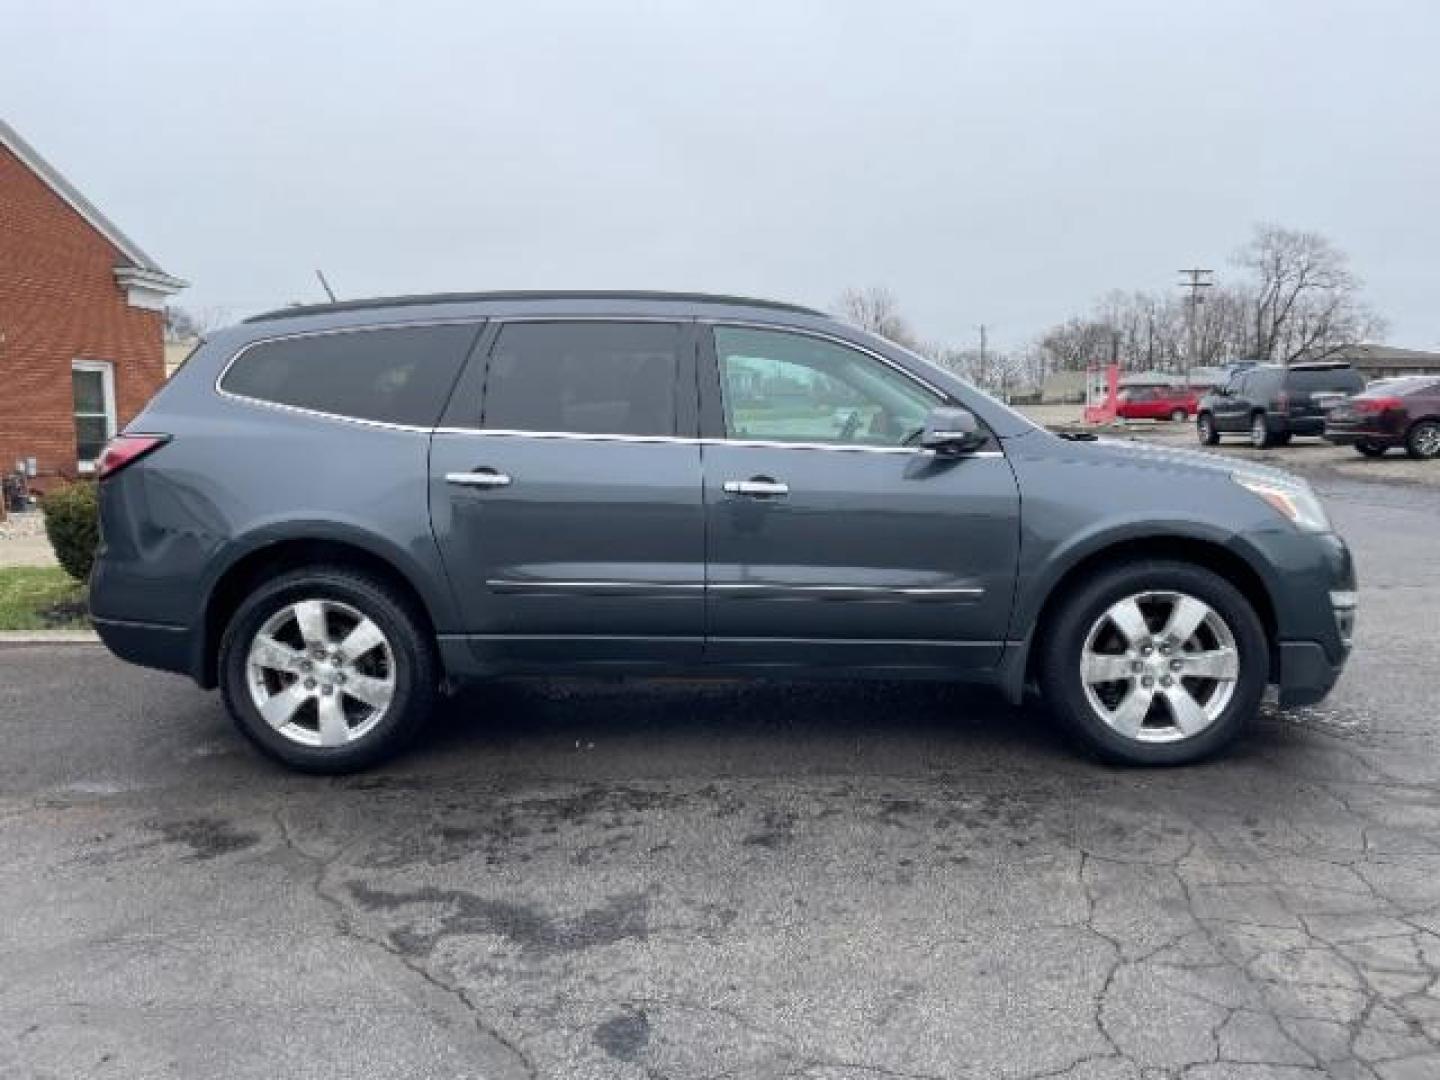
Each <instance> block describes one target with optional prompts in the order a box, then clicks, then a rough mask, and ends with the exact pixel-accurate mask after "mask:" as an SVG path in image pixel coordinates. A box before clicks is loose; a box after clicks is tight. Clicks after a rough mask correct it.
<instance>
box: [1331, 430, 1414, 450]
mask: <svg viewBox="0 0 1440 1080" xmlns="http://www.w3.org/2000/svg"><path fill="white" fill-rule="evenodd" d="M1325 439H1326V441H1327V442H1332V443H1334V444H1335V445H1336V446H1354V445H1355V444H1356V443H1362V442H1363V443H1374V444H1375V445H1376V446H1399V445H1400V442H1401V440H1400V438H1399V436H1397V435H1395V434H1394V433H1393V432H1389V431H1365V430H1362V429H1360V428H1336V427H1328V426H1327V427H1326V428H1325Z"/></svg>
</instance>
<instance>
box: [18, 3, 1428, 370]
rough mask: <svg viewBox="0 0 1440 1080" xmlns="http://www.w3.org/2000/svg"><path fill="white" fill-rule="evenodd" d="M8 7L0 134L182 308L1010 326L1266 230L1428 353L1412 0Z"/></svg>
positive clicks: (1007, 339) (1012, 340)
mask: <svg viewBox="0 0 1440 1080" xmlns="http://www.w3.org/2000/svg"><path fill="white" fill-rule="evenodd" d="M0 11H3V26H4V38H5V40H6V42H7V46H6V48H5V49H4V54H3V62H0V109H3V111H4V115H5V117H6V118H7V119H8V120H9V121H10V122H11V124H13V125H14V126H15V127H16V128H17V129H18V130H19V131H20V132H21V134H22V135H23V136H25V138H26V139H28V140H29V141H30V142H31V143H32V144H33V145H34V146H35V147H36V148H37V149H38V150H39V151H40V152H41V153H42V154H44V155H45V156H46V157H48V158H49V159H50V160H51V162H52V163H54V164H55V165H56V166H57V167H59V169H60V170H61V171H62V172H64V173H65V174H66V175H67V176H68V177H69V178H70V179H71V180H72V181H73V182H74V183H76V184H77V185H78V186H79V187H80V188H81V189H82V190H83V191H84V192H85V193H86V194H87V195H88V196H89V197H90V198H91V199H92V201H94V202H95V203H97V204H98V205H99V206H100V207H101V208H102V209H103V210H104V211H105V212H106V213H107V214H108V215H109V216H110V217H111V218H112V219H114V220H115V221H116V222H117V223H118V224H119V225H120V227H121V228H122V229H124V230H125V231H126V232H127V233H128V234H129V235H130V236H131V237H132V238H133V239H134V240H135V241H136V242H137V243H139V244H140V246H141V247H143V248H145V249H146V250H147V251H149V252H150V253H151V254H152V255H154V256H155V257H156V258H157V259H158V260H159V261H160V263H161V265H163V266H164V267H165V268H166V269H167V270H169V271H170V272H171V273H174V274H177V275H179V276H181V277H184V278H186V279H188V280H189V281H190V282H191V283H192V286H191V288H190V289H189V290H188V291H187V292H186V293H184V294H182V296H181V302H182V303H185V304H187V305H190V306H193V307H197V308H212V307H219V308H224V309H226V310H227V311H228V312H229V314H230V315H232V316H237V317H238V316H240V315H243V314H246V313H248V312H252V311H254V310H256V309H258V308H264V307H272V306H276V305H280V304H283V303H285V302H287V301H291V300H307V301H311V300H316V299H320V298H321V297H320V296H319V286H318V285H317V284H316V282H315V279H314V275H313V269H314V267H316V266H321V267H323V268H324V269H325V271H326V273H327V274H328V276H329V277H330V279H331V282H332V283H333V285H334V286H335V288H336V290H337V291H338V292H340V293H341V294H342V295H344V296H359V295H367V294H377V293H394V292H414V291H425V290H444V289H449V290H457V289H486V288H530V287H562V288H563V287H577V288H579V287H583V288H617V287H618V288H624V287H649V288H674V289H706V290H717V291H728V292H739V293H748V294H756V295H761V296H771V297H776V298H784V299H791V300H796V301H799V302H805V303H811V304H817V305H820V306H830V305H831V304H832V303H833V301H834V299H835V298H836V296H837V294H838V293H839V292H840V290H841V289H842V288H843V287H845V286H846V285H867V284H883V285H885V286H888V287H889V288H890V289H892V290H893V291H894V292H895V293H896V295H897V296H898V297H899V298H900V300H901V302H902V305H903V308H904V310H905V312H906V314H907V315H908V316H909V317H910V320H911V322H912V323H914V324H915V326H916V328H917V329H918V330H919V331H920V333H921V334H922V335H924V336H926V337H929V338H933V339H940V340H945V341H949V342H951V343H953V344H965V343H967V342H970V341H973V339H974V335H975V327H976V326H977V324H979V323H982V322H983V323H987V324H989V325H990V327H991V328H992V330H991V335H992V341H997V342H1000V343H1003V344H1011V345H1014V344H1020V343H1022V342H1024V341H1025V340H1026V339H1028V338H1029V337H1031V336H1032V335H1034V334H1035V333H1037V332H1038V331H1040V330H1042V329H1043V328H1044V327H1046V326H1047V325H1049V324H1051V323H1053V322H1056V321H1058V320H1060V319H1062V318H1064V317H1066V316H1067V315H1070V314H1073V313H1077V312H1079V311H1080V310H1082V309H1083V308H1085V307H1086V306H1087V305H1088V304H1089V303H1090V301H1091V300H1093V299H1094V298H1095V297H1097V296H1099V295H1100V294H1102V293H1103V292H1105V291H1106V290H1108V289H1110V288H1115V287H1123V288H1149V289H1160V290H1163V289H1168V288H1172V287H1174V283H1175V281H1176V280H1177V274H1176V273H1175V271H1176V270H1178V269H1179V268H1181V267H1185V266H1193V265H1200V266H1206V267H1214V268H1216V269H1217V270H1219V271H1220V277H1221V279H1222V280H1223V278H1224V277H1225V275H1226V274H1227V273H1234V271H1233V270H1231V269H1230V267H1229V265H1228V259H1229V256H1230V255H1231V253H1232V252H1233V251H1234V249H1235V248H1236V247H1237V246H1238V245H1239V244H1240V243H1241V242H1243V240H1244V239H1245V237H1246V235H1247V234H1248V232H1249V229H1250V226H1251V225H1252V223H1254V222H1256V221H1262V220H1263V221H1275V222H1279V223H1281V224H1285V225H1289V226H1292V227H1297V228H1306V229H1316V230H1319V231H1321V232H1323V233H1325V234H1327V235H1328V236H1330V237H1331V239H1333V240H1334V241H1335V242H1336V243H1337V244H1339V245H1340V246H1341V247H1342V248H1343V249H1345V250H1346V251H1348V252H1349V253H1350V254H1351V255H1352V256H1353V258H1354V261H1355V265H1356V268H1357V269H1358V271H1359V272H1360V273H1361V275H1362V276H1363V277H1364V278H1365V280H1366V282H1367V295H1368V297H1369V299H1370V300H1371V302H1372V303H1373V304H1374V305H1375V306H1376V307H1377V308H1379V309H1380V311H1381V312H1382V313H1383V314H1384V315H1385V316H1386V317H1387V318H1388V319H1389V320H1390V325H1391V331H1390V334H1389V338H1390V340H1391V341H1392V342H1393V343H1395V344H1400V345H1409V346H1414V347H1437V346H1440V138H1437V135H1440V3H1436V2H1435V0H1408V2H1400V0H1363V2H1362V0H1354V2H1348V3H1339V2H1331V0H1205V2H1203V3H1182V2H1175V0H1168V2H1162V0H1134V2H1119V0H1104V2H1092V0H1052V2H1047V3H1040V2H1029V3H1027V2H1022V0H985V2H983V3H971V2H965V0H945V2H935V3H929V2H926V3H921V2H913V3H911V2H904V0H888V2H886V0H871V2H850V0H830V2H813V3H802V2H789V0H768V2H764V0H761V2H754V3H750V2H740V0H699V2H694V3H691V2H678V0H676V2H669V3H652V4H643V3H621V2H615V3H603V2H599V0H594V2H576V3H559V2H555V3H551V2H537V0H509V2H505V3H489V2H485V0H472V2H468V3H454V4H439V3H431V2H428V0H403V2H389V3H375V4H365V3H359V2H352V3H334V4H308V3H305V2H303V0H286V2H277V3H268V2H267V3H238V2H237V3H223V4H221V3H211V2H207V3H156V2H149V0H127V2H125V3H115V2H113V0H101V2H80V0H50V2H45V3H41V2H17V0H0ZM0 243H3V238H0Z"/></svg>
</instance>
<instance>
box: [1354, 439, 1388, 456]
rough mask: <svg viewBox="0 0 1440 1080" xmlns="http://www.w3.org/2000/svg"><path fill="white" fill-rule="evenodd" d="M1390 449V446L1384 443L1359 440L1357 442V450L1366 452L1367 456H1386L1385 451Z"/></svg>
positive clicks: (1362, 452)
mask: <svg viewBox="0 0 1440 1080" xmlns="http://www.w3.org/2000/svg"><path fill="white" fill-rule="evenodd" d="M1388 449H1390V448H1389V447H1388V446H1385V445H1384V444H1383V443H1373V442H1358V443H1356V444H1355V450H1356V452H1357V453H1361V454H1364V455H1365V456H1366V457H1384V456H1385V451H1386V450H1388Z"/></svg>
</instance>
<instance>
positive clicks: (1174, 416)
mask: <svg viewBox="0 0 1440 1080" xmlns="http://www.w3.org/2000/svg"><path fill="white" fill-rule="evenodd" d="M1189 418H1190V414H1189V413H1187V412H1186V411H1185V410H1184V409H1175V410H1174V411H1172V412H1171V413H1170V420H1171V422H1172V423H1176V424H1183V423H1184V422H1185V421H1186V420H1188V419H1189Z"/></svg>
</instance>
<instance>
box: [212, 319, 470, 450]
mask: <svg viewBox="0 0 1440 1080" xmlns="http://www.w3.org/2000/svg"><path fill="white" fill-rule="evenodd" d="M478 331H479V327H478V326H473V325H449V326H422V327H398V328H391V329H385V330H346V331H338V332H335V333H322V334H306V335H302V336H300V337H293V338H281V339H277V340H275V341H262V342H259V343H257V344H254V345H251V346H249V347H247V348H245V349H243V350H241V352H240V353H239V354H238V355H237V356H236V358H235V360H234V361H233V362H232V363H231V365H230V368H229V370H227V371H226V372H225V374H224V375H223V376H222V377H221V380H220V389H221V390H223V391H225V392H226V393H228V394H235V395H237V396H239V397H245V398H252V399H254V400H256V401H263V402H267V403H269V404H273V405H288V406H290V407H292V408H297V409H310V410H313V411H315V412H322V413H331V414H333V415H336V416H344V417H350V418H353V419H356V420H374V421H379V422H381V423H387V424H403V425H406V426H408V427H432V426H434V425H435V423H436V422H437V421H438V420H439V417H440V413H441V410H442V409H444V407H445V402H446V400H447V399H448V398H449V396H450V391H451V390H452V389H453V388H454V386H455V380H456V378H457V377H458V376H459V374H460V368H461V366H462V365H463V364H464V363H465V357H466V355H467V354H468V353H469V351H470V346H471V345H472V344H473V343H474V340H475V336H476V334H477V333H478Z"/></svg>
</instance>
